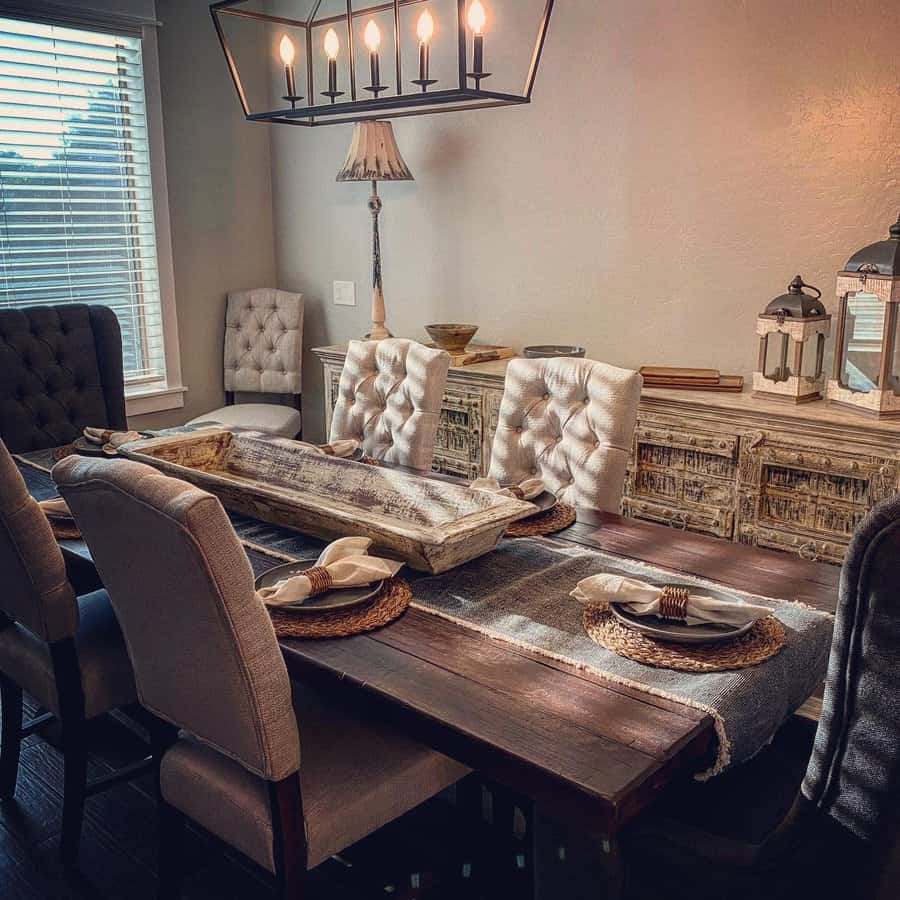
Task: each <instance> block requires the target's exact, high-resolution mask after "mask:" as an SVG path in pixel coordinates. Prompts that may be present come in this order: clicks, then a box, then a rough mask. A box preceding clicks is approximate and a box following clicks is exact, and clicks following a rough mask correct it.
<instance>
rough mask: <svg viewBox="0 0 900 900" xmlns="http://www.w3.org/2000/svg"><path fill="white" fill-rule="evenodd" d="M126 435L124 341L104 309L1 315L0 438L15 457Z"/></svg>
mask: <svg viewBox="0 0 900 900" xmlns="http://www.w3.org/2000/svg"><path fill="white" fill-rule="evenodd" d="M86 425H94V426H97V427H106V428H112V429H119V430H122V429H125V428H127V427H128V426H127V423H126V420H125V381H124V377H123V374H122V337H121V333H120V331H119V322H118V320H117V319H116V316H115V313H113V312H112V310H110V309H109V308H107V307H105V306H88V305H87V304H84V303H66V304H63V305H60V306H32V307H29V308H27V309H0V438H2V439H3V441H4V442H5V443H6V446H7V447H8V448H9V450H10V451H11V452H12V453H25V452H27V451H29V450H41V449H43V448H45V447H58V446H60V445H62V444H69V443H71V442H72V441H74V440H75V438H77V437H78V436H79V435H80V434H81V432H82V430H83V429H84V427H85V426H86Z"/></svg>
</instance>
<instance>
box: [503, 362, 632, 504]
mask: <svg viewBox="0 0 900 900" xmlns="http://www.w3.org/2000/svg"><path fill="white" fill-rule="evenodd" d="M641 384H642V379H641V376H640V375H639V374H638V373H637V372H632V371H629V370H628V369H617V368H614V367H613V366H608V365H606V364H605V363H600V362H593V361H592V360H589V359H514V360H513V361H512V362H511V363H510V364H509V368H508V369H507V370H506V384H505V387H504V391H503V403H502V404H501V406H500V419H499V423H498V425H497V433H496V435H495V436H494V446H493V450H492V456H491V468H490V474H491V476H492V477H494V478H496V479H497V480H498V481H499V482H500V483H501V484H518V483H519V482H521V481H523V480H524V479H525V478H530V477H533V476H538V477H540V478H543V479H544V482H545V483H546V486H547V490H549V491H552V492H553V493H554V494H556V495H557V496H558V497H559V498H560V499H561V500H564V501H565V502H566V503H571V504H573V505H574V506H581V507H585V508H588V509H600V510H607V511H609V512H618V511H619V503H620V501H621V499H622V488H623V486H624V483H625V467H626V465H627V463H628V457H629V453H630V449H631V441H632V436H633V433H634V425H635V422H636V420H637V411H638V403H639V401H640V398H641Z"/></svg>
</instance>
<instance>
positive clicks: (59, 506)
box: [38, 497, 72, 519]
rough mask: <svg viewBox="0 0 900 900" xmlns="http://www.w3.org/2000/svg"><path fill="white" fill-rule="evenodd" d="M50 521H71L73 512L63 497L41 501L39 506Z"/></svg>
mask: <svg viewBox="0 0 900 900" xmlns="http://www.w3.org/2000/svg"><path fill="white" fill-rule="evenodd" d="M38 506H40V508H41V510H42V511H43V513H44V515H45V516H47V518H48V519H71V518H72V511H71V510H70V509H69V504H68V503H66V501H65V500H63V498H62V497H54V498H53V499H52V500H41V502H40V503H39V504H38Z"/></svg>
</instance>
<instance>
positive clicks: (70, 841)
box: [50, 638, 87, 869]
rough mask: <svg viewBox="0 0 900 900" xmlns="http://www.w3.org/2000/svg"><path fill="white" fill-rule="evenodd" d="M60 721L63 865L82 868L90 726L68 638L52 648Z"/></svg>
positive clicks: (75, 653) (72, 646)
mask: <svg viewBox="0 0 900 900" xmlns="http://www.w3.org/2000/svg"><path fill="white" fill-rule="evenodd" d="M50 657H51V659H52V661H53V674H54V677H55V679H56V694H57V698H58V701H59V720H60V722H61V724H62V744H63V757H64V775H63V782H64V783H63V816H62V833H61V834H60V853H61V855H62V861H63V865H64V866H65V867H66V868H67V869H74V868H76V867H77V865H78V847H79V844H80V843H81V823H82V820H83V819H84V801H85V798H86V796H87V727H86V725H87V723H86V721H85V716H84V693H83V691H82V687H81V669H80V667H79V665H78V653H77V651H76V649H75V641H74V640H72V639H71V638H67V639H65V640H62V641H58V642H56V643H54V644H51V645H50Z"/></svg>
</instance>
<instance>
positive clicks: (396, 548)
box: [121, 429, 534, 574]
mask: <svg viewBox="0 0 900 900" xmlns="http://www.w3.org/2000/svg"><path fill="white" fill-rule="evenodd" d="M121 452H122V454H123V455H124V456H127V457H129V458H131V459H135V460H138V461H139V462H143V463H147V464H148V465H151V466H154V467H155V468H157V469H159V470H160V471H162V472H165V473H166V474H167V475H172V476H174V477H176V478H181V479H183V480H185V481H189V482H191V483H192V484H196V485H197V486H198V487H201V488H203V489H204V490H207V491H209V492H210V493H211V494H214V495H215V496H217V497H218V498H219V499H220V500H221V501H222V505H223V506H224V507H225V508H226V509H228V510H231V511H233V512H238V513H243V514H244V515H247V516H252V517H253V518H256V519H261V520H262V521H264V522H271V523H273V524H276V525H284V526H287V527H289V528H295V529H297V530H298V531H302V532H303V533H304V534H310V535H314V536H315V537H320V538H325V539H334V538H338V537H344V536H345V535H362V536H365V537H369V538H371V539H372V540H373V541H374V543H375V545H376V547H377V548H378V549H379V550H380V551H382V552H384V553H386V554H387V555H390V556H393V557H395V558H397V559H402V560H403V561H404V562H406V563H408V564H409V565H410V566H411V567H412V568H413V569H418V570H419V571H423V572H431V573H434V574H437V573H439V572H445V571H447V570H448V569H452V568H454V567H456V566H459V565H461V564H462V563H465V562H467V561H469V560H470V559H475V558H476V557H478V556H482V555H483V554H485V553H488V552H489V551H491V550H492V549H493V548H494V547H495V546H496V545H497V543H498V542H499V540H500V538H501V537H502V536H503V533H504V531H505V530H506V528H507V526H508V525H509V524H510V523H511V522H514V521H516V520H517V519H521V518H523V517H525V516H528V515H530V514H532V513H533V512H534V506H532V505H531V504H530V503H524V502H522V501H519V500H515V499H512V498H509V497H498V496H496V495H494V494H489V493H486V492H484V491H473V490H471V489H470V488H468V487H465V486H463V485H458V484H449V483H447V482H444V481H437V480H435V479H430V478H426V477H423V476H418V475H413V474H411V473H408V472H402V471H398V470H394V469H387V468H382V467H379V466H369V465H363V464H360V463H357V462H352V461H350V460H346V459H337V458H335V457H332V456H324V455H320V454H318V453H315V452H312V451H310V450H309V449H307V448H304V447H303V446H302V445H300V444H298V443H297V442H296V441H289V440H285V439H283V438H269V437H265V436H263V435H261V434H258V433H256V432H233V431H228V430H226V429H216V430H213V431H203V432H194V433H192V434H181V435H169V436H165V437H157V438H151V439H149V440H145V441H135V442H134V443H131V444H128V445H126V446H125V447H123V448H122V450H121Z"/></svg>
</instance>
